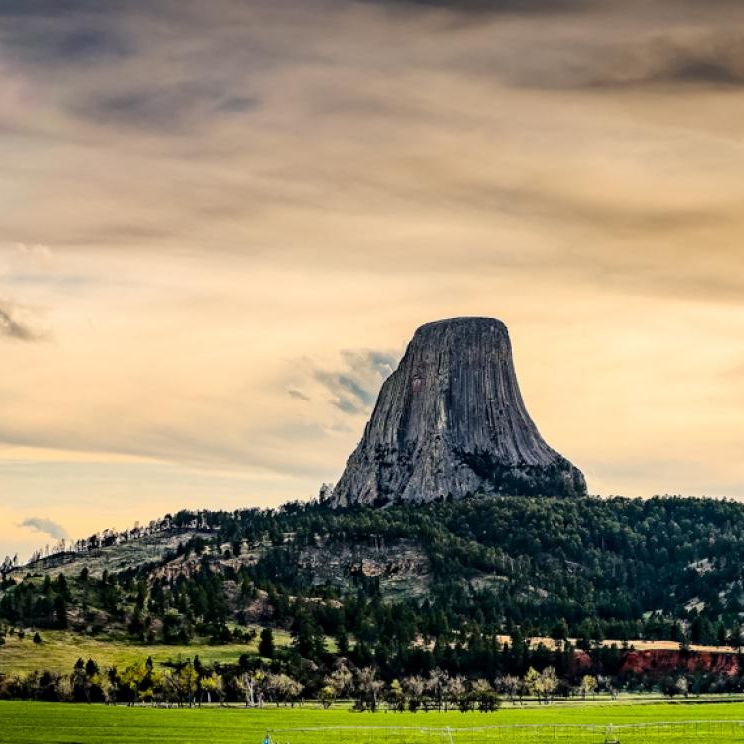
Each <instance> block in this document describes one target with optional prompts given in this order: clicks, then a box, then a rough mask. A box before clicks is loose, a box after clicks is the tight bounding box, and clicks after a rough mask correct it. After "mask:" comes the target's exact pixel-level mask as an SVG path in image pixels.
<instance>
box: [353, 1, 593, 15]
mask: <svg viewBox="0 0 744 744" xmlns="http://www.w3.org/2000/svg"><path fill="white" fill-rule="evenodd" d="M366 2H370V3H376V4H381V5H387V6H390V7H400V8H409V9H415V8H441V9H446V10H452V11H456V12H464V13H479V14H490V13H493V14H496V13H507V14H508V13H513V14H551V13H566V12H575V11H579V10H582V9H585V8H587V7H589V6H590V5H591V0H366Z"/></svg>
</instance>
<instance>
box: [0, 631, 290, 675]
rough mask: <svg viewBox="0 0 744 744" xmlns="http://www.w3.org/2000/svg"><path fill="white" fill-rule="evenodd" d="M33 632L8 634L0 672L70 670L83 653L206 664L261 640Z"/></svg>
mask: <svg viewBox="0 0 744 744" xmlns="http://www.w3.org/2000/svg"><path fill="white" fill-rule="evenodd" d="M32 635H33V634H32V633H26V635H25V637H24V638H23V640H21V639H19V638H18V636H16V635H9V636H6V638H5V644H4V645H3V646H0V673H2V674H7V675H14V674H24V673H29V672H32V671H35V670H49V671H53V672H70V671H71V670H72V667H73V665H74V664H75V662H76V661H77V660H78V658H80V657H82V658H83V659H85V660H86V661H87V660H88V659H89V658H92V659H95V661H96V662H97V663H98V665H99V666H100V667H101V668H106V667H110V666H116V667H122V666H126V665H127V664H130V663H132V662H134V661H137V660H143V659H146V658H147V657H148V656H152V658H153V661H154V662H155V663H160V662H164V661H169V660H177V659H178V658H179V657H180V658H183V659H193V658H194V656H196V655H198V656H199V658H200V659H201V660H202V661H203V662H204V663H205V664H211V663H214V662H232V663H235V662H236V661H237V660H238V658H239V657H240V655H241V654H244V653H256V651H257V643H258V641H257V640H254V641H253V642H252V643H229V644H226V645H224V646H214V645H210V644H207V643H196V642H194V643H190V644H189V645H188V646H179V645H175V646H171V645H162V644H161V645H144V644H142V645H139V644H135V643H129V642H128V641H124V640H116V639H106V638H92V637H90V636H83V635H80V634H79V633H71V632H67V631H60V630H42V631H41V636H42V638H43V642H42V643H39V644H36V643H34V642H33V640H32ZM274 642H275V643H276V644H277V645H278V646H284V645H288V644H289V642H290V636H289V634H288V633H283V632H282V631H275V632H274Z"/></svg>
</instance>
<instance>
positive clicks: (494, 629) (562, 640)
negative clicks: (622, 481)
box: [0, 495, 744, 695]
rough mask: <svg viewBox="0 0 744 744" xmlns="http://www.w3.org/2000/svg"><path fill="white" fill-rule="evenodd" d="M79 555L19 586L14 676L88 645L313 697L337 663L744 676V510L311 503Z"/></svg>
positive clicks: (8, 599) (649, 680)
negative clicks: (253, 672)
mask: <svg viewBox="0 0 744 744" xmlns="http://www.w3.org/2000/svg"><path fill="white" fill-rule="evenodd" d="M74 547H75V550H73V551H69V550H68V551H65V552H62V553H58V554H54V555H50V556H48V557H44V558H39V559H37V560H36V561H34V562H33V563H31V564H29V565H28V566H25V567H22V568H17V569H14V570H13V571H12V572H10V573H9V574H8V575H6V576H5V578H4V580H3V582H2V589H1V590H0V639H2V640H3V641H4V643H2V644H0V682H2V675H3V674H5V675H9V674H15V673H17V672H21V671H25V672H28V671H30V670H32V669H34V668H36V667H37V666H38V667H39V668H44V669H49V670H50V671H54V672H55V673H60V672H62V671H64V667H65V665H69V663H70V662H71V660H72V659H73V657H76V656H77V655H78V654H79V656H80V657H86V656H88V655H90V656H91V658H94V659H95V661H96V664H101V665H103V666H105V667H108V666H115V667H121V665H126V664H130V665H131V664H133V663H135V660H136V659H139V660H140V663H142V661H143V659H144V658H147V657H151V659H152V662H153V663H154V664H157V665H161V666H163V667H168V668H170V667H174V668H177V669H180V668H181V667H182V665H183V663H184V660H185V659H187V658H194V657H196V656H199V658H200V659H201V660H202V662H201V663H202V664H214V665H217V666H216V667H215V668H219V669H220V670H221V672H220V673H221V674H223V675H228V676H229V674H237V671H234V672H229V670H230V669H233V668H234V669H244V668H245V665H246V664H248V665H249V666H250V665H255V664H267V665H268V667H267V668H268V669H271V670H273V673H276V674H283V673H289V674H290V675H293V676H294V677H295V678H297V679H299V680H301V682H302V684H303V685H304V686H305V687H306V688H307V689H308V690H310V691H313V690H314V691H315V692H314V693H313V694H318V693H317V691H318V690H319V689H320V687H321V686H322V680H323V679H324V678H325V677H324V675H328V674H330V673H331V672H332V670H333V669H335V668H336V667H337V665H338V664H348V665H351V667H352V668H363V667H366V666H369V665H373V666H375V667H376V668H377V670H378V673H379V674H380V675H381V676H382V677H383V679H385V680H387V681H390V680H392V679H394V678H396V677H402V676H404V675H417V674H428V673H429V672H431V670H434V669H437V668H438V669H442V670H444V672H445V673H447V674H464V675H466V676H468V677H471V678H478V677H481V676H485V677H486V678H489V679H493V678H494V675H499V674H501V675H503V674H513V675H520V676H524V675H525V674H526V673H527V671H528V669H529V667H531V666H535V667H536V668H538V669H544V668H545V667H547V666H551V667H554V668H555V669H556V670H557V671H558V672H559V674H561V675H563V678H564V679H565V680H566V684H569V683H570V684H578V682H576V680H577V679H579V678H580V677H581V675H582V674H584V673H586V672H588V671H591V672H592V673H594V674H600V675H604V677H605V678H606V679H612V680H614V682H613V684H617V685H620V686H625V687H628V689H631V688H632V687H633V686H637V685H640V684H644V685H645V684H656V683H658V684H661V680H662V678H663V675H665V674H670V673H671V670H673V669H675V668H679V669H680V670H682V671H681V673H684V674H686V675H689V676H690V677H691V679H692V678H693V677H694V679H695V680H696V682H695V685H697V689H701V690H706V689H709V690H712V689H720V690H722V689H726V690H738V689H739V688H740V687H741V686H742V685H744V676H742V673H741V671H740V667H741V664H740V661H739V654H736V653H735V650H736V649H738V648H739V646H740V645H741V640H740V638H741V623H742V612H743V611H744V591H743V586H744V576H743V575H742V573H743V571H744V569H743V568H742V567H743V566H744V507H743V506H741V505H740V504H738V503H733V502H727V501H713V500H705V499H684V498H675V497H664V498H655V499H651V500H648V501H643V500H630V499H622V498H613V499H609V500H602V499H597V498H591V497H579V498H565V497H562V498H547V497H534V498H533V497H514V496H512V497H506V496H495V495H489V496H484V497H472V498H466V499H463V500H458V501H440V502H437V503H432V504H426V505H411V504H398V505H394V506H390V507H388V508H385V509H373V508H368V507H353V508H347V509H334V508H331V507H330V506H329V505H327V504H324V503H312V504H297V503H294V504H288V505H286V506H284V507H283V508H281V509H278V510H273V511H272V510H258V509H249V510H243V511H236V512H206V511H205V512H199V513H190V512H180V513H179V514H177V515H175V516H170V515H169V516H167V517H166V518H165V519H164V520H162V521H161V522H160V523H158V526H157V528H155V529H151V530H148V531H147V534H132V533H131V531H130V532H127V533H124V534H122V535H118V534H116V533H111V532H109V533H107V534H106V536H105V539H104V538H103V537H102V536H91V538H89V539H88V540H82V541H78V543H76V544H75V546H74ZM37 633H38V639H37V638H36V634H37ZM259 636H260V637H259ZM530 639H534V640H532V641H530ZM239 659H240V666H238V667H236V666H234V665H236V664H238V660H239ZM262 659H263V660H262ZM231 665H232V666H231ZM93 668H95V667H93V666H92V667H91V669H93ZM226 670H228V671H226ZM571 680H573V682H571ZM644 680H645V681H644ZM654 680H656V682H654ZM18 684H20V683H18ZM18 684H16V683H13V684H12V685H11V688H12V689H14V690H17V689H20V688H18ZM13 685H15V686H13ZM0 687H2V685H0ZM6 687H7V684H6ZM23 689H25V688H23ZM236 689H237V688H236ZM18 694H32V695H33V694H37V693H33V692H28V693H19V692H15V693H12V695H18Z"/></svg>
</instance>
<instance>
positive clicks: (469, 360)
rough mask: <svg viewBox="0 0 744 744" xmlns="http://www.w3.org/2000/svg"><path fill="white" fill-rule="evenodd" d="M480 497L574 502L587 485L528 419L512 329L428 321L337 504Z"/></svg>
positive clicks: (351, 465) (474, 321)
mask: <svg viewBox="0 0 744 744" xmlns="http://www.w3.org/2000/svg"><path fill="white" fill-rule="evenodd" d="M476 493H487V494H488V493H490V494H497V493H504V494H513V495H540V494H541V495H547V496H574V495H582V494H585V493H586V483H585V481H584V476H583V475H582V474H581V472H580V471H579V470H578V469H577V468H575V467H574V466H573V465H572V464H571V463H570V462H569V461H568V460H566V459H565V458H564V457H562V456H561V455H559V454H558V453H557V452H556V451H555V450H553V449H551V448H550V447H549V446H548V444H547V443H546V442H545V440H544V439H543V438H542V437H541V436H540V432H539V431H538V430H537V427H536V426H535V424H534V422H533V421H532V419H531V418H530V416H529V414H528V413H527V409H526V408H525V405H524V402H523V400H522V396H521V394H520V392H519V385H518V383H517V376H516V373H515V371H514V363H513V360H512V350H511V342H510V340H509V332H508V331H507V329H506V326H505V325H504V324H503V323H502V322H501V321H499V320H495V319H493V318H454V319H451V320H441V321H438V322H435V323H427V324H426V325H423V326H421V328H419V329H418V330H417V331H416V333H415V335H414V337H413V339H412V341H411V342H410V344H409V345H408V348H407V349H406V353H405V355H404V356H403V359H402V360H401V362H400V365H399V366H398V368H397V369H396V370H395V372H393V374H392V375H391V376H390V377H389V378H388V379H387V380H386V381H385V383H384V384H383V386H382V389H381V390H380V394H379V397H378V398H377V403H376V404H375V408H374V410H373V412H372V416H371V418H370V420H369V422H368V423H367V426H366V427H365V429H364V436H363V438H362V441H361V442H360V443H359V445H358V446H357V448H356V449H355V450H354V452H353V453H352V455H351V457H350V458H349V460H348V462H347V464H346V470H345V471H344V474H343V476H342V477H341V480H340V481H339V482H338V484H337V485H336V488H335V489H334V490H333V493H332V495H331V497H330V499H331V503H332V504H333V505H334V506H346V505H350V504H367V505H384V504H386V503H390V502H395V501H413V502H425V501H434V500H437V499H442V498H447V497H450V496H451V497H452V498H463V497H465V496H469V495H472V494H476Z"/></svg>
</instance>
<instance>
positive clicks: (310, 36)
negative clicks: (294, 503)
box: [0, 0, 744, 555]
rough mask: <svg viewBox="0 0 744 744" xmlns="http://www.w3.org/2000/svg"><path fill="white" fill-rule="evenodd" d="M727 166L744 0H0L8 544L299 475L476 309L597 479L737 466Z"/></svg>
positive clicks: (236, 497)
mask: <svg viewBox="0 0 744 744" xmlns="http://www.w3.org/2000/svg"><path fill="white" fill-rule="evenodd" d="M743 174H744V7H743V6H742V4H741V3H740V2H735V1H734V0H707V1H706V2H705V3H701V2H697V1H696V2H692V1H690V2H686V1H685V0H658V1H657V2H653V1H652V0H625V1H624V2H619V1H618V2H614V0H602V1H601V2H600V1H599V0H596V1H591V0H583V1H582V0H490V1H489V0H482V1H481V2H475V1H474V2H463V1H460V2H457V1H448V0H441V1H440V2H425V1H424V0H419V1H414V0H410V1H406V0H397V1H396V0H388V2H383V1H380V0H378V1H375V0H366V1H364V2H361V1H359V2H352V1H351V0H279V1H278V2H277V1H274V2H258V1H245V0H244V1H238V0H210V2H208V3H206V2H197V1H196V0H194V1H193V2H189V1H185V0H148V2H145V1H144V0H141V1H140V0H132V1H131V2H126V3H125V2H119V1H118V0H95V1H94V0H64V1H62V0H7V1H6V2H3V3H2V4H0V352H1V353H2V374H0V554H4V553H6V552H9V553H13V552H15V551H19V552H20V553H21V554H22V555H26V554H28V552H29V551H30V549H32V548H33V547H36V546H38V545H40V544H43V543H45V542H48V541H53V537H56V536H59V535H68V536H72V537H79V536H81V535H85V534H90V533H92V532H93V531H96V530H99V529H102V528H104V527H109V526H111V527H125V526H130V525H131V524H132V523H133V522H134V521H135V520H140V521H147V520H149V519H151V518H154V517H156V516H159V515H161V514H163V513H165V512H168V511H174V510H177V509H179V508H181V507H200V506H201V507H205V506H206V507H213V508H234V507H239V506H245V505H256V504H260V505H274V504H278V503H281V502H282V501H285V500H287V499H291V498H308V497H311V496H314V495H316V494H317V491H318V488H319V486H320V484H321V482H323V481H331V482H333V481H335V480H336V479H337V478H338V476H339V475H340V473H341V471H342V469H343V466H344V463H345V459H346V457H347V456H348V454H349V453H350V451H351V449H352V448H353V446H354V445H355V444H356V442H357V441H358V439H359V437H360V435H361V432H362V428H363V426H364V423H365V420H366V417H367V415H368V413H369V409H370V407H371V404H372V402H373V401H374V397H375V395H376V393H377V390H378V388H379V385H380V383H381V381H382V380H383V379H384V377H385V376H386V375H387V374H389V372H390V371H391V369H392V368H394V366H395V364H396V362H397V360H398V359H399V357H400V355H401V354H402V351H403V349H404V347H405V344H406V342H407V341H408V340H409V338H410V336H411V335H412V333H413V331H414V330H415V328H416V327H417V326H418V325H420V324H421V323H423V322H426V321H429V320H434V319H439V318H443V317H450V316H456V315H469V314H476V315H489V316H494V317H498V318H500V319H501V320H503V321H504V322H506V323H507V325H508V326H509V328H510V332H511V336H512V341H513V344H514V349H515V361H516V365H517V372H518V375H519V378H520V382H521V385H522V392H523V394H524V397H525V400H526V402H527V405H528V408H529V410H530V412H531V414H532V416H533V418H534V419H535V420H536V422H537V424H538V426H539V428H540V429H541V431H542V433H543V435H544V436H545V438H546V439H547V441H548V442H549V443H550V444H551V445H552V446H553V447H555V448H556V449H557V450H558V451H560V452H561V453H562V454H564V455H565V456H567V457H568V458H570V459H571V460H572V461H573V462H574V463H575V464H576V465H577V466H579V467H580V468H581V469H582V470H583V471H584V472H585V474H586V476H587V480H588V484H589V488H590V491H592V492H593V493H598V494H602V495H607V494H618V493H619V494H624V495H629V496H636V495H640V496H650V495H653V494H655V493H683V494H689V495H711V496H728V497H734V498H738V497H744V416H742V410H743V408H744V343H743V341H742V339H744V246H743V245H742V239H743V238H744V175H743ZM49 535H52V537H50V536H49Z"/></svg>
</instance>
